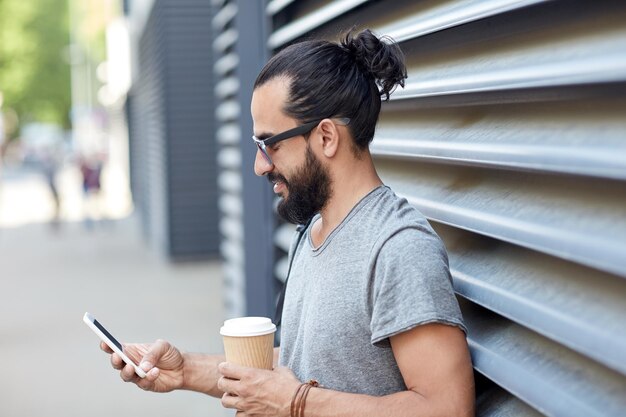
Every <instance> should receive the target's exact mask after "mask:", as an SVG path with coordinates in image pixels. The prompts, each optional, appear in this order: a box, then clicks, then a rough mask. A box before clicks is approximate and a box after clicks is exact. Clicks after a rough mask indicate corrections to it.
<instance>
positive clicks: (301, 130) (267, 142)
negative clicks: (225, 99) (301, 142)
mask: <svg viewBox="0 0 626 417" xmlns="http://www.w3.org/2000/svg"><path fill="white" fill-rule="evenodd" d="M322 120H324V119H321V120H315V121H313V122H308V123H305V124H303V125H301V126H298V127H294V128H293V129H289V130H286V131H284V132H282V133H278V134H276V135H274V136H270V137H269V138H267V139H259V138H257V137H256V136H252V140H253V141H254V143H255V144H256V146H257V148H259V151H261V154H262V155H263V157H264V158H265V160H266V161H267V163H268V164H270V165H273V162H272V158H271V157H270V156H269V154H268V152H267V147H268V146H272V145H274V144H276V143H278V142H280V141H283V140H285V139H291V138H295V137H296V136H300V135H305V134H307V133H309V132H310V131H311V130H313V129H315V127H316V126H317V125H318V124H320V122H321V121H322ZM337 121H338V124H340V125H342V126H346V125H347V124H348V123H350V119H349V118H347V117H342V118H339V119H337Z"/></svg>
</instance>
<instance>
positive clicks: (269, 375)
mask: <svg viewBox="0 0 626 417" xmlns="http://www.w3.org/2000/svg"><path fill="white" fill-rule="evenodd" d="M391 346H392V349H393V353H394V355H395V357H396V361H397V363H398V367H399V368H400V372H401V373H402V377H403V378H404V382H405V385H406V386H407V388H408V389H407V391H403V392H399V393H395V394H391V395H387V396H382V397H375V396H368V395H361V394H349V393H344V392H338V391H333V390H329V389H323V388H312V389H311V390H310V391H309V395H308V397H307V399H306V408H305V410H306V412H305V413H306V415H307V416H309V417H330V416H332V417H350V416H359V417H369V416H372V417H379V416H384V415H389V416H394V417H408V416H411V417H434V416H446V417H470V416H473V415H474V380H473V373H472V364H471V360H470V356H469V351H468V348H467V342H466V340H465V335H464V333H463V332H462V331H461V330H460V329H459V328H457V327H452V326H447V325H443V324H427V325H423V326H418V327H416V328H414V329H412V330H409V331H407V332H404V333H401V334H399V335H396V336H393V337H392V338H391ZM348 366H349V364H348ZM219 369H220V372H221V373H222V375H224V376H225V377H226V378H222V379H220V381H219V383H218V385H219V387H220V389H222V390H224V391H226V392H228V393H230V394H234V395H225V396H224V397H223V398H222V403H223V404H224V406H226V407H229V408H236V409H239V410H244V411H246V410H250V409H254V410H255V411H257V413H255V415H267V416H270V415H272V416H285V417H288V416H289V408H290V403H291V397H292V396H293V394H294V392H295V390H296V389H297V387H298V385H299V383H298V382H297V381H294V378H293V376H292V375H291V374H290V373H289V372H286V368H279V369H278V370H277V371H278V372H277V371H274V372H271V371H261V370H256V369H251V368H243V367H237V366H234V365H232V364H222V365H220V368H219ZM259 409H263V410H265V409H267V410H269V411H268V413H267V414H263V413H260V412H258V411H259Z"/></svg>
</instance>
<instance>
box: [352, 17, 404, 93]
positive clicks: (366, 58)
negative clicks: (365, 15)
mask: <svg viewBox="0 0 626 417" xmlns="http://www.w3.org/2000/svg"><path fill="white" fill-rule="evenodd" d="M341 46H342V47H343V48H344V49H345V50H346V51H347V52H348V53H349V54H350V55H352V57H353V58H354V60H355V61H356V62H357V64H358V65H359V66H360V67H361V68H363V69H364V70H365V71H367V72H369V73H370V74H371V75H372V76H373V77H374V80H375V82H376V84H377V85H378V86H379V87H380V95H381V97H382V96H385V100H389V95H390V94H391V93H392V92H393V91H394V90H395V89H396V87H397V86H398V85H399V86H401V87H404V80H405V79H406V77H407V75H406V66H405V65H404V54H403V53H402V50H401V49H400V47H399V46H398V44H397V43H396V42H395V41H393V39H391V38H389V37H388V36H383V37H381V38H378V37H376V35H374V34H373V33H372V31H371V30H369V29H366V30H364V31H363V32H360V33H358V34H357V35H356V36H355V35H354V29H353V30H351V31H349V32H348V33H347V34H346V35H345V37H344V38H343V39H342V40H341Z"/></svg>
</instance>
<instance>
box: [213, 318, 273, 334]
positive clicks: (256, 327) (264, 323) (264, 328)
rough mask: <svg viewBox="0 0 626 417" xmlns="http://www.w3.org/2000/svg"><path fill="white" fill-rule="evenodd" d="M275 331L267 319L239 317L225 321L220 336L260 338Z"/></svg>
mask: <svg viewBox="0 0 626 417" xmlns="http://www.w3.org/2000/svg"><path fill="white" fill-rule="evenodd" d="M275 331H276V325H274V323H272V320H270V319H268V318H267V317H239V318H236V319H230V320H226V321H225V322H224V326H222V328H221V329H220V334H221V335H222V336H231V337H246V336H262V335H265V334H269V333H274V332H275Z"/></svg>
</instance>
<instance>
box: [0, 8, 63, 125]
mask: <svg viewBox="0 0 626 417" xmlns="http://www.w3.org/2000/svg"><path fill="white" fill-rule="evenodd" d="M69 43H70V38H69V17H68V1H67V0H0V91H2V92H3V94H4V102H5V103H4V106H5V107H10V108H13V109H14V110H15V111H16V112H17V114H18V115H19V117H20V121H21V123H22V124H23V123H24V122H28V121H39V122H51V123H56V124H58V125H61V126H63V127H64V128H68V127H69V124H70V120H69V111H70V106H71V92H70V67H69V63H68V59H67V51H68V45H69Z"/></svg>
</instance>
